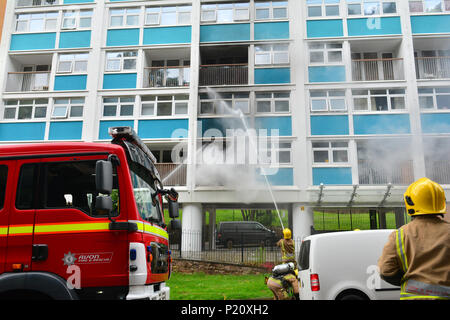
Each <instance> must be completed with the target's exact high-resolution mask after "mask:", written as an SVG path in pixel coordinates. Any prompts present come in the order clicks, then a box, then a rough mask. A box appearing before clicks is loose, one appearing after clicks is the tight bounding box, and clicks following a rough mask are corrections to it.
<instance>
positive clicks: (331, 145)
mask: <svg viewBox="0 0 450 320" xmlns="http://www.w3.org/2000/svg"><path fill="white" fill-rule="evenodd" d="M316 143H321V144H323V146H314V145H315V144H316ZM344 143H345V144H346V146H339V145H338V144H344ZM325 144H327V146H325ZM311 147H312V160H313V164H314V165H348V164H349V163H350V152H349V151H350V148H349V145H348V141H320V140H316V141H312V142H311ZM316 151H317V152H325V151H326V152H328V161H323V162H320V161H316V158H315V156H314V153H315V152H316ZM334 151H345V152H346V153H347V161H335V160H334Z"/></svg>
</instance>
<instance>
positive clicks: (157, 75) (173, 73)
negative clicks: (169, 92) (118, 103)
mask: <svg viewBox="0 0 450 320" xmlns="http://www.w3.org/2000/svg"><path fill="white" fill-rule="evenodd" d="M190 70H191V69H190V67H189V66H173V67H147V68H145V73H144V74H145V79H144V87H146V88H161V87H162V88H168V87H188V86H189V84H190Z"/></svg>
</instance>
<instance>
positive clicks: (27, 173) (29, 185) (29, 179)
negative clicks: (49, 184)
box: [16, 163, 38, 210]
mask: <svg viewBox="0 0 450 320" xmlns="http://www.w3.org/2000/svg"><path fill="white" fill-rule="evenodd" d="M37 169H38V165H37V164H36V163H30V164H24V165H22V167H21V168H20V175H19V182H18V184H17V195H16V208H17V209H22V210H26V209H32V208H33V205H34V202H35V201H34V200H35V199H34V197H35V195H36V192H34V191H35V189H36V179H37V172H38V170H37Z"/></svg>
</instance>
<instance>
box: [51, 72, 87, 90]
mask: <svg viewBox="0 0 450 320" xmlns="http://www.w3.org/2000/svg"><path fill="white" fill-rule="evenodd" d="M86 81H87V75H68V76H55V88H54V90H55V91H61V90H86Z"/></svg>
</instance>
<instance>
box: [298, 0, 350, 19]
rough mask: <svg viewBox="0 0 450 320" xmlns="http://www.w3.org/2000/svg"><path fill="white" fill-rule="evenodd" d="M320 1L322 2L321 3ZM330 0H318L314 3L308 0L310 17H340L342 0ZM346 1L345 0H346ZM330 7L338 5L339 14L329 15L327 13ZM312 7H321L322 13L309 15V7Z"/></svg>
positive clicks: (307, 5) (307, 11)
mask: <svg viewBox="0 0 450 320" xmlns="http://www.w3.org/2000/svg"><path fill="white" fill-rule="evenodd" d="M319 1H320V3H319ZM328 1H329V0H318V1H317V0H316V1H313V2H312V3H308V0H307V1H305V2H306V13H307V15H308V19H314V18H322V17H339V16H340V15H341V0H337V2H336V1H332V2H328ZM344 1H345V0H344ZM329 7H337V8H338V14H337V15H335V14H333V15H328V14H327V8H329ZM310 8H320V15H317V16H316V15H312V16H310V15H309V9H310Z"/></svg>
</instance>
